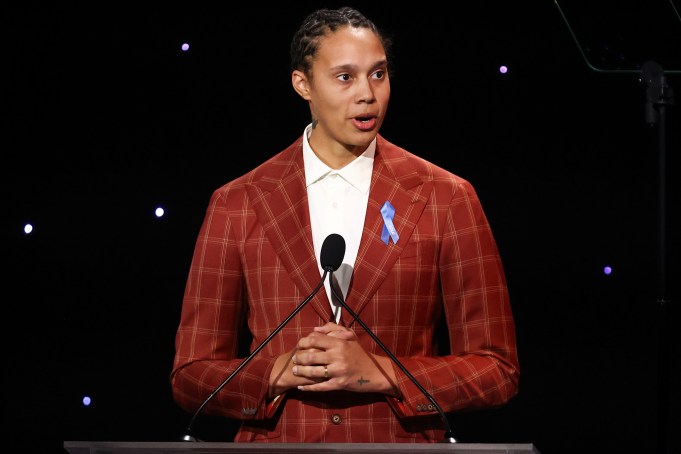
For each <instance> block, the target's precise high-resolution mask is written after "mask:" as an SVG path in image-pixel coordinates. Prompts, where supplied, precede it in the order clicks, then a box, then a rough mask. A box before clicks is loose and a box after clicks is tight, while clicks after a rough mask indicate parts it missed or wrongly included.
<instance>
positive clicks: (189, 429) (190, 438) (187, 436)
mask: <svg viewBox="0 0 681 454" xmlns="http://www.w3.org/2000/svg"><path fill="white" fill-rule="evenodd" d="M327 274H328V271H327V270H324V274H323V275H322V279H321V281H319V284H317V287H315V289H314V290H313V291H312V293H310V296H308V297H307V298H305V300H304V301H303V302H302V303H300V304H299V305H298V306H297V307H296V308H295V310H294V311H293V312H291V314H290V315H289V316H288V317H286V319H284V321H283V322H281V324H280V325H279V326H277V328H276V329H275V330H274V331H272V333H271V334H270V335H269V336H267V338H266V339H265V340H264V341H262V342H261V343H260V345H258V347H257V348H256V349H255V350H253V352H252V353H251V354H250V355H248V356H247V357H246V358H245V359H244V360H243V361H242V362H241V364H239V367H237V368H236V369H234V371H233V372H232V373H231V374H229V376H228V377H227V378H225V379H224V380H223V382H222V383H220V385H219V386H218V387H217V388H215V391H213V392H212V393H211V394H210V395H209V396H208V397H207V398H206V400H204V401H203V403H202V404H201V406H200V407H199V408H198V409H197V410H196V412H194V415H193V416H192V419H191V420H189V425H188V426H187V431H186V433H185V435H184V436H183V437H182V440H184V441H198V440H197V439H196V438H195V437H194V436H192V427H193V425H194V420H196V418H197V417H198V416H199V414H200V413H201V410H203V407H205V406H206V404H208V402H210V401H211V400H212V399H213V397H215V395H216V394H217V393H219V392H220V390H221V389H222V388H224V387H225V386H226V385H227V383H229V382H230V381H232V378H234V376H235V375H236V374H238V373H239V371H240V370H241V369H243V367H244V366H245V365H246V364H248V363H249V362H250V361H251V360H252V359H253V357H254V356H255V355H257V354H258V352H259V351H260V350H262V348H263V347H264V346H265V345H267V344H268V343H269V341H270V340H272V338H273V337H274V336H275V335H276V334H277V333H278V332H279V331H281V329H282V328H283V327H284V326H286V324H287V323H288V322H289V321H290V320H291V319H292V318H293V317H295V315H296V314H297V313H298V312H300V310H301V309H302V308H303V307H304V306H305V305H306V304H307V302H308V301H310V300H311V299H312V297H314V296H315V295H316V294H317V292H318V291H319V289H320V288H322V285H324V279H326V275H327Z"/></svg>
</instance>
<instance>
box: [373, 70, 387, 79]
mask: <svg viewBox="0 0 681 454" xmlns="http://www.w3.org/2000/svg"><path fill="white" fill-rule="evenodd" d="M372 77H373V78H374V79H385V70H383V69H379V70H378V71H376V72H375V73H374V74H373V75H372Z"/></svg>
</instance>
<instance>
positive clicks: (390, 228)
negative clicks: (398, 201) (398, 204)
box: [381, 200, 400, 244]
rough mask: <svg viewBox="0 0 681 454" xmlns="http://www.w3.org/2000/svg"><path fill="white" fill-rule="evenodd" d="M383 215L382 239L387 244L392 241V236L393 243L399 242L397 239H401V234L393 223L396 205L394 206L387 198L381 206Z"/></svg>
mask: <svg viewBox="0 0 681 454" xmlns="http://www.w3.org/2000/svg"><path fill="white" fill-rule="evenodd" d="M381 215H382V216H383V231H382V232H381V240H382V241H383V242H384V243H385V244H388V243H390V238H392V239H393V243H395V244H397V240H399V239H400V236H399V235H398V234H397V230H395V226H394V225H393V217H394V216H395V207H394V206H392V205H391V204H390V202H389V201H387V200H386V201H385V203H384V204H383V206H382V207H381Z"/></svg>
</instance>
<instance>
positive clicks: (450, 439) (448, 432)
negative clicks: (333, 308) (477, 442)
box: [329, 271, 457, 443]
mask: <svg viewBox="0 0 681 454" xmlns="http://www.w3.org/2000/svg"><path fill="white" fill-rule="evenodd" d="M329 286H330V287H331V292H332V293H333V296H335V297H336V299H337V300H338V302H339V303H340V305H341V307H342V308H343V309H344V310H346V311H348V313H349V314H350V315H352V318H354V319H355V320H356V321H357V323H359V324H360V325H361V326H362V328H364V331H366V332H367V334H369V336H371V338H372V339H373V340H374V341H375V342H376V343H377V344H378V346H379V347H381V349H382V350H383V351H384V352H385V353H386V354H387V355H388V356H389V357H390V359H391V360H392V361H393V362H394V363H395V364H397V366H398V367H399V368H400V369H401V370H402V372H404V374H405V375H406V376H407V377H409V380H411V382H412V383H414V385H416V387H417V388H418V389H419V391H421V393H422V394H423V395H424V396H426V398H427V399H428V400H429V401H430V403H432V404H433V407H434V408H435V409H436V410H437V412H438V413H439V414H440V419H442V423H443V424H444V426H445V438H444V440H442V441H441V443H456V442H457V441H456V439H455V438H454V435H453V432H452V427H451V425H450V424H449V420H448V419H447V415H445V412H444V411H442V408H440V406H439V405H438V403H437V402H436V401H435V399H434V398H433V396H431V395H430V393H428V391H426V389H425V388H424V387H423V386H422V385H421V384H420V383H419V382H418V380H416V378H414V376H413V375H412V374H411V373H410V372H409V371H408V370H407V368H406V367H405V366H404V365H403V364H402V363H401V362H400V360H399V359H397V357H396V356H395V355H394V354H393V352H391V351H390V349H389V348H388V347H386V346H385V344H383V342H381V340H380V339H379V338H378V336H376V334H374V332H373V331H371V329H369V327H368V326H367V325H366V323H364V321H362V319H361V318H359V316H358V315H357V314H356V313H355V311H353V310H352V309H350V307H349V306H348V305H347V304H346V303H345V299H344V298H343V295H339V294H338V292H337V291H336V286H335V285H333V271H332V272H331V273H330V274H329Z"/></svg>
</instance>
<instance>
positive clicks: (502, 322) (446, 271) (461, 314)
mask: <svg viewBox="0 0 681 454" xmlns="http://www.w3.org/2000/svg"><path fill="white" fill-rule="evenodd" d="M436 179H437V178H436ZM449 181H450V183H451V182H452V179H451V178H450V179H449ZM453 181H454V183H452V184H444V185H443V184H439V183H438V182H437V181H436V182H435V184H434V190H433V193H432V198H431V201H430V205H431V208H430V210H431V212H430V213H426V215H424V216H422V218H424V219H435V220H436V221H435V222H433V223H435V224H438V225H440V226H439V227H436V228H435V230H438V232H439V233H438V234H437V236H438V237H439V238H440V239H439V246H437V247H438V248H439V250H438V251H436V252H435V256H436V257H434V262H435V263H436V264H437V273H438V274H439V289H440V292H439V293H440V295H439V296H438V295H436V294H433V295H432V296H431V297H432V298H436V299H437V298H438V297H440V298H442V303H443V305H442V307H443V308H444V315H445V319H446V326H447V331H448V334H449V353H448V354H446V355H444V356H438V355H437V354H432V355H431V354H427V355H419V354H418V353H417V354H416V355H408V356H404V357H401V358H400V361H401V362H402V363H403V365H404V366H405V367H406V369H407V370H408V371H409V372H410V373H411V374H412V375H413V376H414V377H415V378H416V379H417V380H418V381H419V383H420V384H422V385H423V386H424V388H425V389H426V390H428V392H429V393H430V394H431V396H432V397H433V398H434V399H435V401H436V402H437V403H438V404H439V405H440V406H441V407H442V409H443V411H445V412H450V411H455V410H460V409H471V408H484V407H494V406H499V405H501V404H504V403H505V402H507V401H508V400H509V399H510V398H511V397H513V396H514V395H515V394H516V393H517V389H518V375H519V367H518V358H517V352H516V344H515V328H514V321H513V317H512V314H511V308H510V304H509V296H508V292H507V285H506V280H505V276H504V271H503V268H502V263H501V259H500V255H499V251H498V249H497V245H496V243H495V240H494V237H493V235H492V231H491V229H490V225H489V223H488V221H487V219H486V216H485V214H484V212H483V209H482V206H481V204H480V201H479V199H478V197H477V195H476V193H475V191H474V189H473V187H472V186H471V185H470V183H469V182H468V181H466V180H463V179H460V178H458V177H455V178H454V180H453ZM452 188H453V189H452ZM417 230H418V228H417ZM403 255H405V254H404V252H403ZM403 268H406V267H403ZM420 285H422V284H420ZM394 369H395V373H396V375H397V377H398V383H397V384H398V387H399V389H400V391H401V393H402V396H401V399H394V398H389V399H388V401H389V404H390V405H391V406H392V407H393V409H394V410H395V411H396V413H397V414H398V415H400V416H402V417H405V416H415V415H424V414H429V413H434V412H435V409H434V408H433V405H431V404H430V402H429V401H428V400H426V399H425V398H424V396H423V394H422V393H421V391H420V390H419V389H418V388H417V387H416V386H415V385H414V384H413V383H412V381H411V380H410V379H409V378H408V377H407V375H405V374H404V373H403V372H402V371H401V370H400V369H399V368H398V367H395V368H394Z"/></svg>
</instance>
